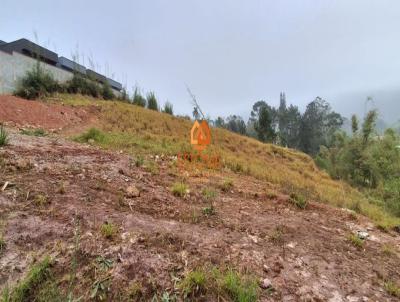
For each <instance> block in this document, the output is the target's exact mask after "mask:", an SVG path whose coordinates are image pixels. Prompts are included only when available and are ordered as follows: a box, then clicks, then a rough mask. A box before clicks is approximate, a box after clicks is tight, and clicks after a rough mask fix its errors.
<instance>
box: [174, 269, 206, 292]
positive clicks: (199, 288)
mask: <svg viewBox="0 0 400 302" xmlns="http://www.w3.org/2000/svg"><path fill="white" fill-rule="evenodd" d="M206 281H207V276H206V273H205V272H204V271H203V270H202V269H197V270H193V271H191V272H189V273H188V274H187V275H186V276H185V278H184V279H183V280H182V282H181V283H180V284H179V288H180V289H181V291H182V293H183V296H184V297H185V298H188V297H193V296H195V295H198V294H200V293H202V292H204V291H205V290H206Z"/></svg>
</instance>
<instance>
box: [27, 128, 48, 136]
mask: <svg viewBox="0 0 400 302" xmlns="http://www.w3.org/2000/svg"><path fill="white" fill-rule="evenodd" d="M21 134H24V135H30V136H45V135H46V132H45V131H44V129H42V128H36V129H22V130H21Z"/></svg>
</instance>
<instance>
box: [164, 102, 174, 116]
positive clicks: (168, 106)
mask: <svg viewBox="0 0 400 302" xmlns="http://www.w3.org/2000/svg"><path fill="white" fill-rule="evenodd" d="M163 112H164V113H167V114H170V115H174V107H173V105H172V104H171V103H170V102H166V103H165V104H164V109H163Z"/></svg>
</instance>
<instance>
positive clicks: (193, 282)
mask: <svg viewBox="0 0 400 302" xmlns="http://www.w3.org/2000/svg"><path fill="white" fill-rule="evenodd" d="M178 287H179V289H180V290H181V291H182V294H183V295H184V297H185V298H189V299H194V298H198V297H208V298H211V297H214V298H216V297H220V299H221V298H222V299H223V300H227V299H228V300H232V301H235V302H253V301H257V298H258V288H259V287H258V283H257V281H256V279H255V278H253V277H252V276H248V275H242V274H240V273H239V272H238V271H236V270H233V269H226V270H221V269H218V268H211V269H209V268H205V267H204V268H198V269H195V270H192V271H190V272H189V273H187V274H186V276H185V278H184V279H183V280H182V281H181V282H180V283H179V286H178Z"/></svg>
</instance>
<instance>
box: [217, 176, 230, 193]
mask: <svg viewBox="0 0 400 302" xmlns="http://www.w3.org/2000/svg"><path fill="white" fill-rule="evenodd" d="M219 187H220V189H221V190H222V191H223V192H228V191H229V190H231V189H232V188H233V181H232V179H224V181H223V182H222V183H221V184H220V186H219Z"/></svg>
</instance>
